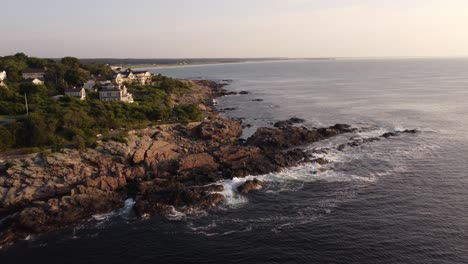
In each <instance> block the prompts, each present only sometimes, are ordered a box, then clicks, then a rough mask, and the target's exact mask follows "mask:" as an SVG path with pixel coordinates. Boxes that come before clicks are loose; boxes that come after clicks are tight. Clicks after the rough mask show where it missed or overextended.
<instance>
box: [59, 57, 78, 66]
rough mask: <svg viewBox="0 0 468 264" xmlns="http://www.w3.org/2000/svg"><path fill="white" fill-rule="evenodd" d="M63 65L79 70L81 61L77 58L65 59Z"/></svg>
mask: <svg viewBox="0 0 468 264" xmlns="http://www.w3.org/2000/svg"><path fill="white" fill-rule="evenodd" d="M61 62H62V64H63V65H65V66H68V67H70V68H79V67H80V60H79V59H77V58H75V57H65V58H62V60H61Z"/></svg>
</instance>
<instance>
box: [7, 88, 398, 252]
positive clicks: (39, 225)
mask: <svg viewBox="0 0 468 264" xmlns="http://www.w3.org/2000/svg"><path fill="white" fill-rule="evenodd" d="M197 84H198V85H199V87H203V88H202V89H201V90H200V89H199V90H196V91H194V93H193V94H192V95H187V96H185V98H177V101H182V102H183V101H189V102H191V103H193V102H197V103H199V107H200V108H203V109H204V111H206V114H207V117H208V118H207V119H205V120H204V121H203V122H200V123H189V124H187V125H182V124H172V125H160V126H155V127H149V128H146V129H142V130H135V131H130V132H129V135H128V138H127V143H119V142H114V141H110V142H106V143H103V144H101V145H99V146H98V147H97V148H95V149H87V150H76V149H65V150H63V151H62V152H57V153H53V154H50V155H44V154H35V155H32V156H29V157H22V158H13V159H4V160H0V246H2V247H5V246H7V245H11V244H13V243H14V242H15V241H18V240H20V239H24V238H25V237H27V236H28V235H30V234H42V233H47V232H51V231H55V230H59V229H62V228H66V227H70V226H73V225H76V224H78V223H80V222H81V221H84V220H86V219H88V218H89V217H91V216H92V215H95V214H100V213H107V212H110V211H113V210H117V209H119V208H121V207H123V206H124V201H125V200H126V199H128V198H133V199H134V200H135V202H136V204H135V206H134V210H135V212H136V213H137V215H139V216H142V217H143V216H144V217H148V216H155V215H160V216H167V215H168V214H170V213H171V212H172V211H173V210H177V211H181V212H187V213H189V212H191V211H195V210H206V209H210V208H213V207H216V206H217V205H219V204H221V203H222V202H223V201H224V199H225V197H224V196H223V194H222V191H223V186H222V185H221V184H219V182H220V181H222V180H225V179H232V178H234V177H239V178H242V177H246V176H248V175H262V174H266V173H272V172H277V171H280V170H281V169H283V168H287V167H293V166H297V165H299V164H301V163H306V162H313V161H316V162H318V163H324V162H326V161H324V160H321V159H317V158H316V157H315V156H314V155H313V153H310V152H307V151H304V150H303V149H301V148H300V147H301V146H303V145H305V144H309V143H313V142H317V141H320V140H324V139H327V138H331V137H335V136H337V135H340V134H344V133H349V132H352V131H354V129H353V128H351V127H350V126H349V125H344V124H337V125H335V126H331V127H325V128H316V129H309V128H306V127H304V126H302V125H301V124H300V123H301V122H302V121H303V120H300V119H297V118H295V119H291V120H288V121H284V122H279V123H277V124H275V125H274V126H273V127H265V128H259V129H258V130H257V131H256V132H255V133H254V134H253V135H252V136H251V137H250V138H248V139H247V140H244V139H242V138H241V135H242V124H241V122H240V121H238V120H233V119H229V118H225V117H222V116H220V115H219V114H218V113H217V112H215V111H214V109H213V108H212V107H210V106H209V104H208V102H209V101H210V100H212V99H213V98H215V97H219V96H222V95H225V94H227V92H226V91H224V90H223V84H217V83H213V82H209V81H197ZM390 136H396V134H392V135H390V134H389V135H386V136H384V138H387V137H390ZM376 140H379V139H376ZM355 144H358V143H355ZM350 146H351V145H350ZM343 148H344V146H343ZM261 187H262V182H260V181H258V180H253V181H246V183H245V184H244V185H242V186H240V187H239V189H238V191H239V192H240V193H249V192H252V191H255V190H258V189H260V188H261Z"/></svg>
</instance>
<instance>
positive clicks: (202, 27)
mask: <svg viewBox="0 0 468 264" xmlns="http://www.w3.org/2000/svg"><path fill="white" fill-rule="evenodd" d="M0 6H1V7H0V11H1V15H0V26H1V33H0V34H1V35H0V55H7V54H13V53H15V52H17V51H23V52H25V53H27V54H29V55H34V56H40V57H61V56H65V55H72V56H77V57H119V58H161V57H165V58H168V57H382V56H385V57H386V56H468V0H133V1H128V0H126V1H123V0H0Z"/></svg>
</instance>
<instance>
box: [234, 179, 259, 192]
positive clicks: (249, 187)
mask: <svg viewBox="0 0 468 264" xmlns="http://www.w3.org/2000/svg"><path fill="white" fill-rule="evenodd" d="M262 185H263V183H262V182H261V181H259V180H257V179H253V180H248V181H246V182H245V183H244V184H243V185H241V186H239V187H238V188H237V190H238V191H239V192H240V193H244V194H246V193H251V192H254V191H257V190H260V189H261V188H262Z"/></svg>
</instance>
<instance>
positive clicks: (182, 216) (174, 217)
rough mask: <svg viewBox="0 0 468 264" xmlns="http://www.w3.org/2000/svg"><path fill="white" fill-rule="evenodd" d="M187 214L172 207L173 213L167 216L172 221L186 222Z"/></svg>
mask: <svg viewBox="0 0 468 264" xmlns="http://www.w3.org/2000/svg"><path fill="white" fill-rule="evenodd" d="M186 217H187V214H185V213H183V212H180V211H177V210H176V209H175V207H174V206H171V212H170V213H169V214H168V215H167V218H169V219H170V220H184V219H185V218H186Z"/></svg>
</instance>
